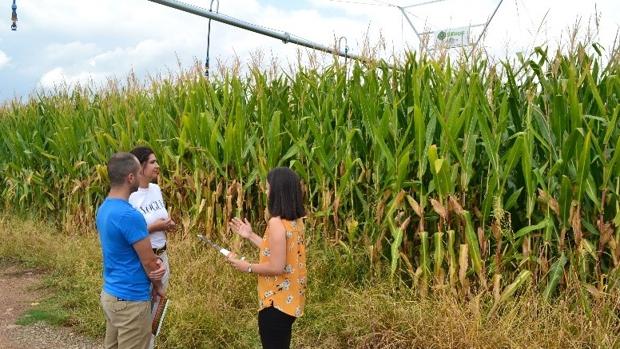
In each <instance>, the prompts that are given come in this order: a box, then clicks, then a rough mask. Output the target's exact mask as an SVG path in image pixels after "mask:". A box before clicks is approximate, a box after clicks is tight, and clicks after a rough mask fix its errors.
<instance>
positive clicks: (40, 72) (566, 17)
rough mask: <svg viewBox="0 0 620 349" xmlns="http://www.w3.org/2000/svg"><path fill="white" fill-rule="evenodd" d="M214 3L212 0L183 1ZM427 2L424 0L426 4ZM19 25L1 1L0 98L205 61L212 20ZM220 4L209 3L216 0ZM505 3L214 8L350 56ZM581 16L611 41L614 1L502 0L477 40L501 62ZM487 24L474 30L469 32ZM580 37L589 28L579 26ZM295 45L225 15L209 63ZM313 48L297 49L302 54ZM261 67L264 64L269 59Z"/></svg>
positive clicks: (84, 14) (110, 0) (156, 12)
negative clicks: (344, 49)
mask: <svg viewBox="0 0 620 349" xmlns="http://www.w3.org/2000/svg"><path fill="white" fill-rule="evenodd" d="M185 2H186V3H189V4H193V5H196V6H200V7H203V8H207V9H208V8H209V5H210V1H203V0H186V1H185ZM424 3H426V4H424ZM16 4H17V14H18V18H19V21H18V22H17V27H18V28H17V31H11V30H10V26H11V20H10V19H11V1H10V0H5V1H2V7H3V8H0V103H5V102H7V101H10V100H13V99H21V100H22V101H25V100H27V99H28V98H29V96H31V95H32V94H33V93H36V92H37V91H45V90H50V89H53V88H54V87H55V86H59V85H60V86H62V85H65V84H66V85H69V86H71V85H74V84H76V83H80V84H85V83H92V84H95V85H100V84H103V83H105V82H106V81H107V80H109V79H119V80H123V79H124V78H125V77H126V76H127V75H128V74H129V73H130V72H133V73H134V74H135V75H136V76H137V77H138V78H139V79H141V80H142V81H147V79H148V78H149V77H152V76H157V75H160V74H164V75H166V74H174V73H177V72H178V71H179V70H180V69H190V68H191V67H192V66H193V65H194V64H196V62H201V63H200V64H204V60H205V56H206V47H207V44H206V43H207V19H206V18H201V17H198V16H195V15H192V14H189V13H186V12H182V11H179V10H176V9H172V8H169V7H166V6H163V5H160V4H156V3H153V2H151V1H148V0H105V1H84V0H16ZM216 4H217V1H216V2H214V7H215V6H216ZM498 4H499V1H498V0H468V1H466V0H296V1H292V0H289V1H285V0H228V1H226V0H221V1H220V3H219V12H220V13H222V14H225V15H227V16H231V17H234V18H237V19H240V20H243V21H246V22H250V23H254V24H257V25H260V26H264V27H268V28H271V29H275V30H277V31H282V32H284V31H286V32H289V33H291V34H294V35H296V36H299V37H301V38H304V39H306V40H310V41H314V42H316V43H319V44H322V45H325V46H333V45H334V43H335V42H336V41H337V38H340V37H342V36H344V37H346V42H347V46H348V47H349V51H350V52H351V53H361V52H363V48H364V47H365V43H370V44H371V46H374V47H378V48H379V51H378V55H379V56H381V57H383V58H388V59H389V58H390V57H391V56H392V55H394V54H396V55H399V54H402V52H404V51H405V50H407V49H410V50H417V49H419V47H420V42H419V39H418V37H417V36H416V34H415V32H414V30H413V29H412V27H411V26H410V25H409V23H408V21H407V19H406V18H405V17H404V16H403V14H402V13H401V11H400V9H399V6H400V7H402V8H405V9H406V14H407V16H408V18H409V20H411V22H412V25H413V26H414V27H415V29H416V31H418V32H438V31H441V30H444V29H449V28H458V27H469V26H475V25H478V24H483V23H485V22H486V21H487V20H488V19H489V17H490V16H491V14H492V13H493V11H494V10H495V8H496V7H497V5H498ZM578 21H579V23H581V25H580V27H581V29H582V33H584V32H585V31H586V29H587V28H588V27H590V28H591V29H592V30H591V33H593V35H594V40H596V41H597V42H599V43H601V44H602V45H603V46H604V47H606V48H608V49H610V48H611V46H612V45H613V42H614V38H615V37H616V34H617V33H618V30H619V28H620V1H618V0H600V1H588V0H505V1H503V2H502V4H501V6H500V7H499V9H498V11H497V13H496V14H495V16H494V17H493V19H492V21H491V22H490V23H489V26H488V29H487V33H486V35H485V36H484V38H483V39H482V41H481V43H480V45H481V46H482V47H484V48H485V49H486V51H487V52H488V53H489V54H490V55H492V56H494V57H497V58H498V59H502V58H504V57H511V56H514V54H515V53H517V52H524V53H528V52H531V51H532V49H533V47H535V46H536V45H540V44H544V43H547V44H548V45H549V46H551V47H552V48H555V47H557V46H558V45H559V44H563V45H566V44H567V42H568V40H567V35H568V30H569V29H570V28H571V27H572V26H574V24H575V23H576V22H578ZM481 31H482V27H473V28H472V29H471V37H470V39H471V40H474V41H475V39H477V38H478V34H479V33H480V32H481ZM583 35H585V34H583ZM299 49H300V48H299V47H298V46H296V45H293V44H290V43H289V44H283V43H282V41H280V40H277V39H273V38H269V37H266V36H262V35H259V34H255V33H252V32H249V31H245V30H242V29H239V28H235V27H232V26H229V25H225V24H222V23H218V22H215V21H214V22H212V24H211V48H210V56H211V60H210V61H211V67H212V69H216V66H217V65H218V64H221V65H224V66H230V65H232V64H233V63H234V62H236V61H238V62H240V63H241V65H242V67H244V66H247V65H248V64H249V63H250V62H253V61H256V60H257V59H259V57H263V59H262V61H263V62H271V60H272V58H276V59H277V60H278V62H280V65H281V66H282V67H283V68H286V67H288V66H289V63H294V62H296V61H297V58H296V57H297V54H298V51H299ZM303 52H306V49H303V50H302V53H303ZM265 64H266V63H265Z"/></svg>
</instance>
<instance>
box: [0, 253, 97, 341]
mask: <svg viewBox="0 0 620 349" xmlns="http://www.w3.org/2000/svg"><path fill="white" fill-rule="evenodd" d="M43 276H44V274H43V273H42V272H41V271H38V270H35V269H28V268H24V267H22V266H19V265H5V264H0V348H3V349H31V348H50V349H68V348H71V349H77V348H79V349H86V348H96V349H100V348H103V346H102V345H101V343H100V342H101V341H97V340H95V339H91V338H87V337H84V336H82V335H79V334H77V333H76V332H75V331H74V330H72V329H71V328H69V327H57V326H52V325H49V324H46V323H42V322H38V323H35V324H32V325H26V326H21V325H17V324H16V323H15V322H16V321H17V320H18V319H19V318H20V317H21V315H22V314H24V313H25V312H27V311H28V310H29V309H31V308H32V307H34V306H36V305H37V304H38V303H39V302H41V301H43V300H44V299H45V298H46V296H47V295H46V292H45V291H44V290H43V289H42V288H41V287H40V285H41V282H42V278H43Z"/></svg>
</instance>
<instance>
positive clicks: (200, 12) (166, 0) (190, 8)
mask: <svg viewBox="0 0 620 349" xmlns="http://www.w3.org/2000/svg"><path fill="white" fill-rule="evenodd" d="M149 1H151V2H155V3H158V4H160V5H164V6H168V7H172V8H175V9H177V10H181V11H185V12H188V13H191V14H194V15H197V16H201V17H205V18H209V19H212V20H214V21H218V22H222V23H225V24H228V25H232V26H235V27H238V28H242V29H245V30H249V31H251V32H254V33H258V34H262V35H266V36H270V37H272V38H276V39H280V40H282V41H283V42H284V43H285V44H287V43H289V42H291V43H294V44H297V45H300V46H305V47H308V48H311V49H314V50H319V51H323V52H327V53H332V54H337V55H338V56H341V57H345V58H353V59H357V60H359V61H364V62H366V61H368V59H366V58H363V57H361V56H358V55H355V54H350V53H348V52H343V51H340V50H339V49H336V48H329V47H327V46H323V45H320V44H317V43H314V42H312V41H308V40H305V39H302V38H300V37H296V36H292V35H291V34H290V33H288V32H281V31H277V30H273V29H269V28H265V27H261V26H258V25H255V24H252V23H249V22H244V21H241V20H238V19H236V18H233V17H230V16H227V15H223V14H221V13H214V12H210V11H208V10H206V9H203V8H201V7H198V6H195V5H191V4H186V3H184V2H181V1H177V0H149Z"/></svg>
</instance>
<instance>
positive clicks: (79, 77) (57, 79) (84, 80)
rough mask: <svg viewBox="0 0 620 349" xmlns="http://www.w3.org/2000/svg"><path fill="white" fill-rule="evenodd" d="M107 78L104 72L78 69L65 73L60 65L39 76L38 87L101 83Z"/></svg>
mask: <svg viewBox="0 0 620 349" xmlns="http://www.w3.org/2000/svg"><path fill="white" fill-rule="evenodd" d="M107 80H108V77H107V74H106V73H89V72H85V71H78V72H74V73H67V72H66V71H65V70H64V69H63V68H62V67H56V68H54V69H52V70H50V71H48V72H46V73H45V74H43V76H42V77H41V79H40V80H39V83H38V87H41V88H43V89H54V88H59V87H60V88H62V87H69V88H71V87H74V86H76V85H88V84H92V83H94V84H96V85H97V84H101V83H103V82H105V81H107Z"/></svg>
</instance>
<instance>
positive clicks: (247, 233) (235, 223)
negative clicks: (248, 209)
mask: <svg viewBox="0 0 620 349" xmlns="http://www.w3.org/2000/svg"><path fill="white" fill-rule="evenodd" d="M228 226H229V227H230V229H231V230H232V231H233V232H234V233H236V234H239V236H241V237H242V238H244V239H249V238H250V237H251V236H252V226H251V225H250V222H248V220H247V219H243V220H241V219H240V218H237V217H235V218H233V219H231V220H230V222H229V223H228Z"/></svg>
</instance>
